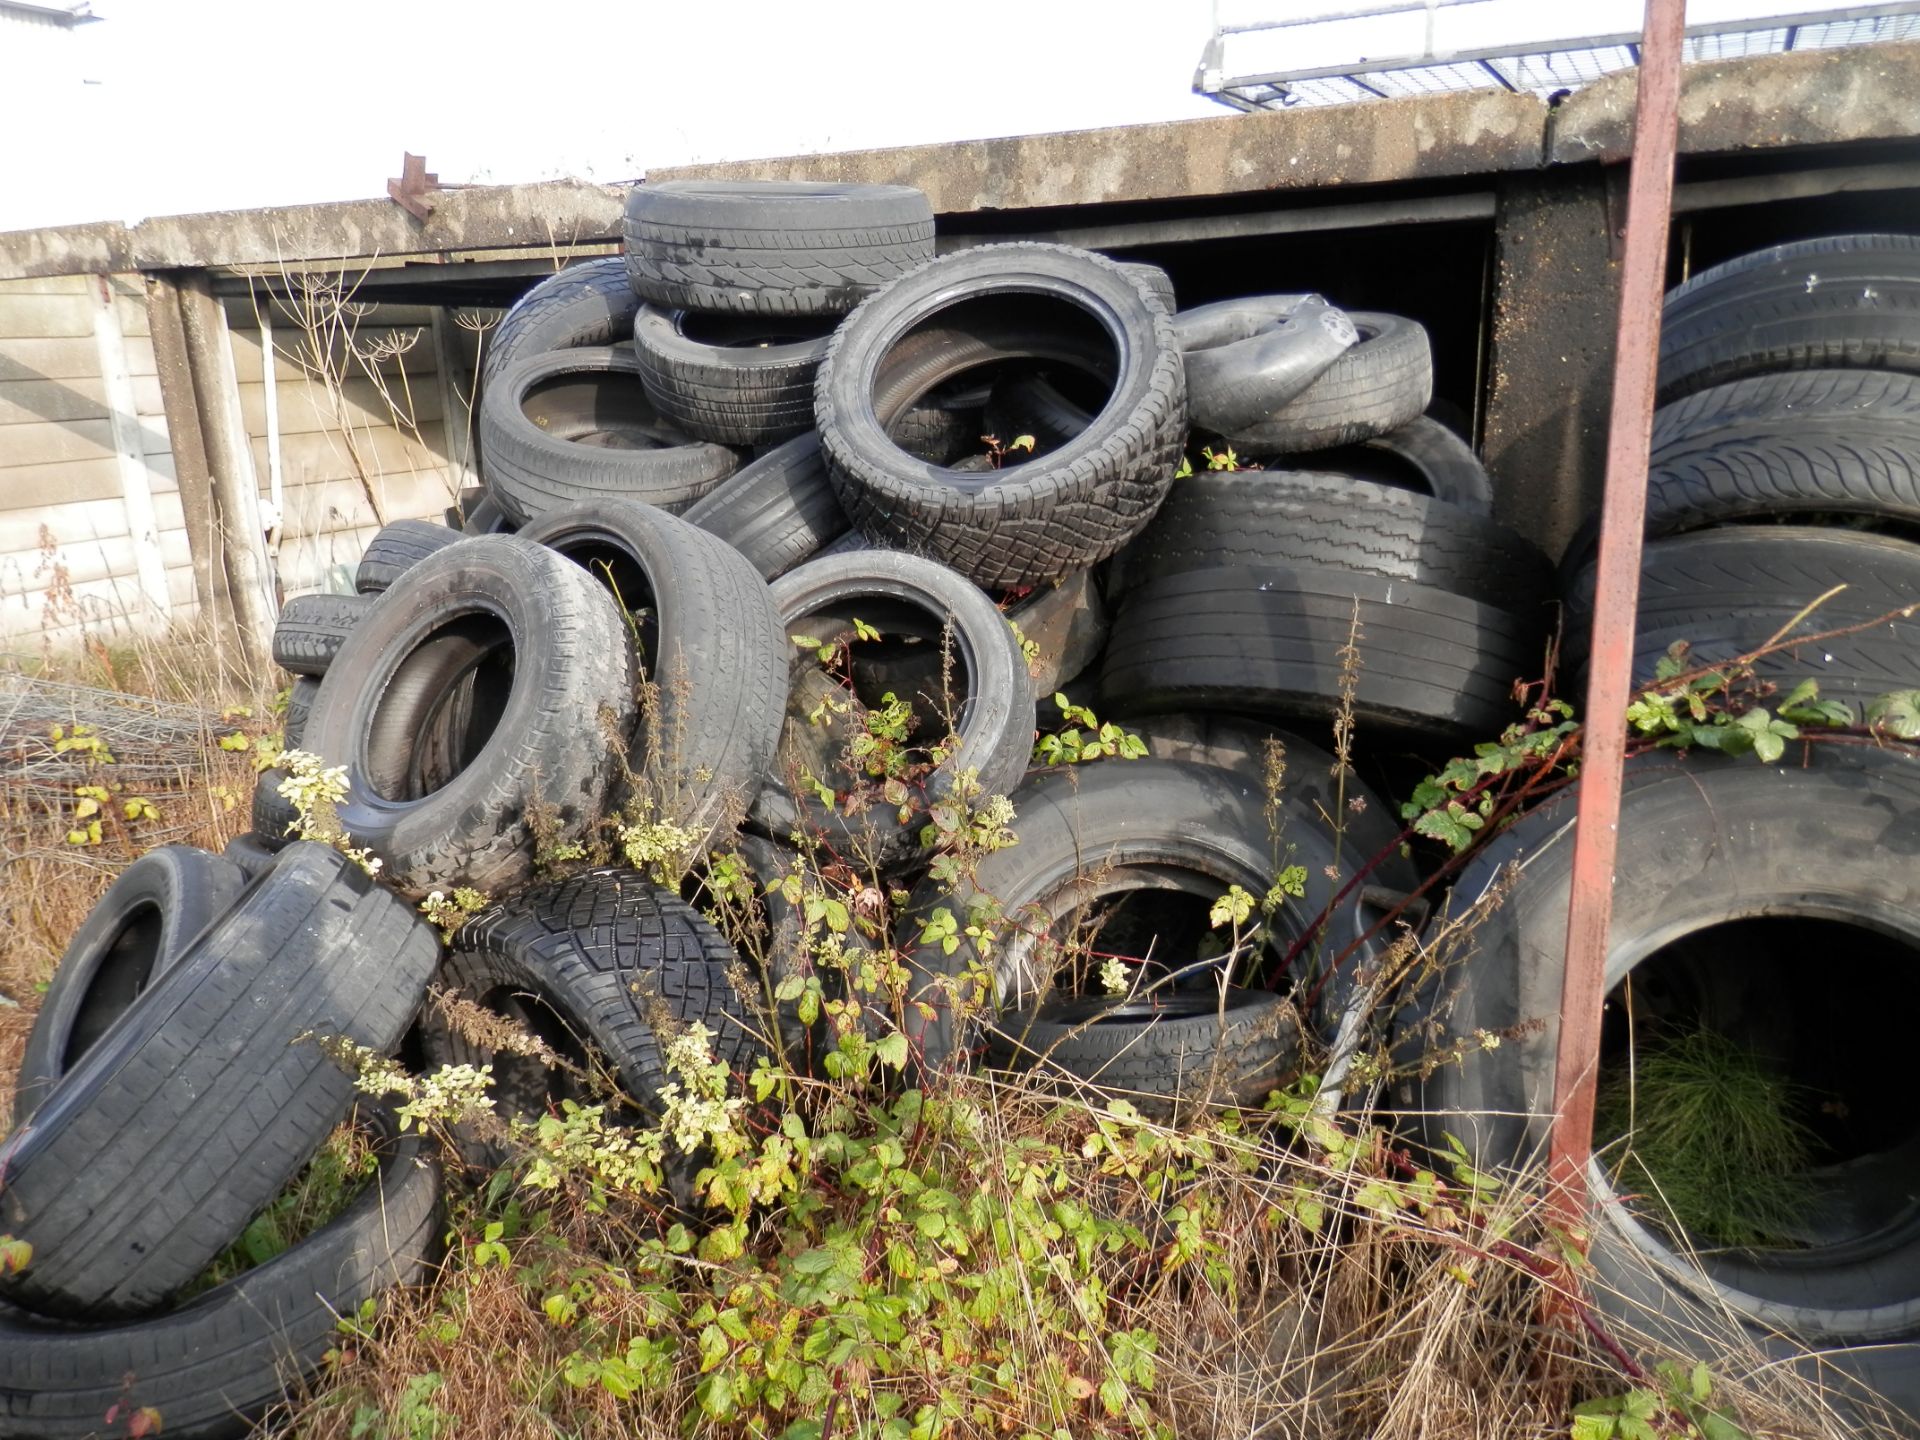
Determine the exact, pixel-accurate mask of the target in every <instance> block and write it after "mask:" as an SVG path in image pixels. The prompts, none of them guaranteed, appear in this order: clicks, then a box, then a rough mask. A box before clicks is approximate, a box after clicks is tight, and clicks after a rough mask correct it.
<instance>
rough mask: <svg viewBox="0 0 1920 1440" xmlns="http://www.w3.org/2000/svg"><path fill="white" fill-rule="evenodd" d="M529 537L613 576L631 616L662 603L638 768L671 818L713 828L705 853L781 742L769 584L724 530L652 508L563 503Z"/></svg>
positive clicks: (776, 625) (778, 636) (783, 678)
mask: <svg viewBox="0 0 1920 1440" xmlns="http://www.w3.org/2000/svg"><path fill="white" fill-rule="evenodd" d="M520 538H521V539H523V540H529V541H533V542H536V543H538V544H541V545H545V546H547V547H548V548H549V549H551V550H553V551H554V552H555V553H557V554H559V555H562V556H565V557H566V558H567V559H568V560H571V561H572V562H573V563H575V564H576V565H579V566H581V567H583V568H584V569H586V570H587V572H588V573H589V574H591V575H593V577H594V578H595V579H596V580H599V581H601V582H602V583H604V584H608V585H609V587H610V588H611V589H612V590H613V591H614V593H616V594H617V595H618V596H619V599H620V602H621V604H622V605H624V606H625V607H626V609H627V610H628V612H629V613H630V614H635V615H637V614H639V613H640V612H641V611H643V610H648V609H650V610H651V611H652V620H651V622H650V624H649V625H648V627H647V631H648V634H647V639H646V643H645V646H644V649H645V651H646V660H647V664H646V679H647V680H648V681H649V682H651V684H652V685H653V687H654V690H655V696H654V699H653V702H652V703H653V705H654V706H655V707H657V714H658V723H659V732H658V734H649V733H648V732H647V725H648V723H649V716H648V714H647V708H648V707H647V706H644V705H643V706H642V707H640V713H639V714H638V715H636V716H635V719H634V726H635V728H634V731H633V734H634V736H635V743H634V745H633V748H632V750H631V752H630V753H629V754H628V756H627V765H628V767H629V769H630V770H631V771H632V773H633V774H634V775H635V776H636V777H637V778H638V779H639V780H640V781H641V782H642V783H643V784H644V786H645V788H646V791H647V797H648V799H649V800H650V801H651V803H652V805H653V807H654V810H655V812H656V813H657V814H658V815H659V816H661V817H662V818H671V819H672V820H674V821H676V822H677V823H679V824H681V825H685V826H689V827H691V828H692V829H694V830H697V831H700V832H701V833H702V834H703V835H704V836H705V837H706V838H705V840H703V841H702V844H701V846H700V848H701V850H703V851H704V849H705V846H706V843H707V842H708V841H711V840H712V839H714V838H715V837H716V836H717V835H718V834H719V833H720V832H721V831H722V830H723V829H730V828H731V824H730V822H737V820H738V818H739V816H740V815H742V814H744V813H745V811H746V809H747V807H748V806H750V805H751V804H752V803H753V800H754V797H755V796H756V795H758V794H759V793H760V786H761V784H762V782H763V780H764V779H765V776H766V773H767V769H768V766H769V765H771V763H772V761H773V753H774V750H775V748H776V747H777V746H778V745H779V743H780V723H781V717H782V713H783V711H784V708H785V705H786V699H787V654H788V651H789V649H790V647H789V646H788V644H787V637H786V631H785V630H784V629H783V628H782V626H781V623H780V612H779V610H778V609H777V608H776V607H775V604H774V600H773V596H772V595H771V594H770V593H769V591H768V589H767V584H766V582H765V581H764V580H762V579H761V578H760V576H759V573H758V572H757V571H756V570H755V569H754V567H753V564H752V562H751V561H749V560H748V559H747V558H746V556H744V555H742V554H740V553H739V552H738V551H737V550H735V549H734V548H733V547H732V546H730V545H728V544H727V543H726V542H725V541H724V540H722V539H720V538H719V537H718V536H716V535H709V534H708V533H707V532H706V531H704V530H702V529H700V528H699V527H698V526H697V525H691V524H689V523H687V522H686V521H685V520H681V519H678V518H677V517H675V516H672V515H669V514H667V513H666V512H665V511H662V510H656V509H654V508H652V507H651V506H647V505H634V504H628V503H622V502H618V501H614V502H609V503H607V504H605V505H595V506H577V507H575V508H573V509H570V510H558V511H555V512H554V513H553V514H551V515H548V516H545V517H544V518H543V519H541V520H539V521H537V522H535V523H534V524H532V525H529V526H528V527H527V528H526V529H525V530H523V531H522V532H521V534H520ZM609 570H611V572H612V573H611V575H610V576H609V573H608V572H609Z"/></svg>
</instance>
